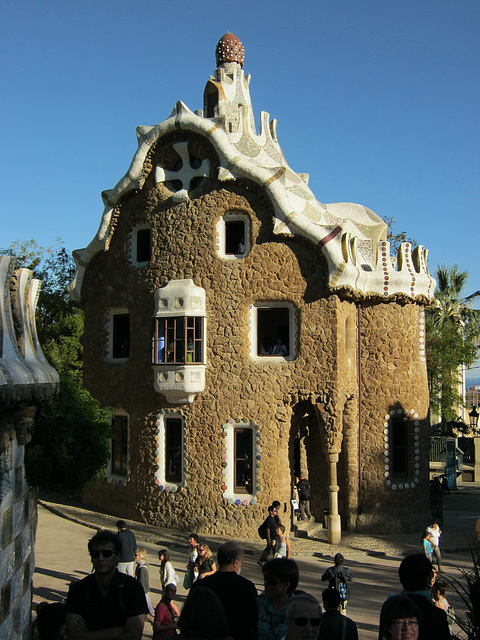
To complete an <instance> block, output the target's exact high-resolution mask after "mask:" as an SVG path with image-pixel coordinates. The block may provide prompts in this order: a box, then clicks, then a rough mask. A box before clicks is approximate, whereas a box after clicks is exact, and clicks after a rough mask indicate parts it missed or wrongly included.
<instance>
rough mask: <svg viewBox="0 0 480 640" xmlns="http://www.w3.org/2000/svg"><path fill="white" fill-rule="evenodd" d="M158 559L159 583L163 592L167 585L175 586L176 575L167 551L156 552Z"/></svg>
mask: <svg viewBox="0 0 480 640" xmlns="http://www.w3.org/2000/svg"><path fill="white" fill-rule="evenodd" d="M158 559H159V560H160V582H161V585H162V591H165V586H166V585H167V584H169V583H173V584H177V582H178V580H177V574H176V573H175V569H174V568H173V564H172V563H171V561H170V554H169V552H168V549H160V551H159V552H158Z"/></svg>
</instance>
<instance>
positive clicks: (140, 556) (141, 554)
mask: <svg viewBox="0 0 480 640" xmlns="http://www.w3.org/2000/svg"><path fill="white" fill-rule="evenodd" d="M135 560H136V561H137V562H139V561H140V560H143V562H146V561H147V550H146V549H144V548H143V547H139V548H138V549H135Z"/></svg>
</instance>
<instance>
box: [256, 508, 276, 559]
mask: <svg viewBox="0 0 480 640" xmlns="http://www.w3.org/2000/svg"><path fill="white" fill-rule="evenodd" d="M277 515H278V508H277V507H274V506H273V504H272V505H270V507H268V516H267V518H266V520H265V521H264V523H263V525H262V527H263V531H264V533H265V539H266V540H267V546H266V547H265V549H264V550H263V551H262V555H261V556H260V560H259V561H258V564H265V562H267V560H268V556H269V554H270V553H275V543H276V536H277V527H278V522H277Z"/></svg>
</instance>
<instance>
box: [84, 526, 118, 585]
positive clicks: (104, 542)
mask: <svg viewBox="0 0 480 640" xmlns="http://www.w3.org/2000/svg"><path fill="white" fill-rule="evenodd" d="M88 552H89V554H90V558H91V559H92V565H93V568H94V569H95V573H98V574H104V573H110V571H113V570H114V569H115V567H116V566H117V563H118V562H119V561H120V556H121V553H122V541H121V540H120V538H119V537H118V535H117V534H116V533H114V532H113V531H109V530H108V529H101V530H100V531H97V533H96V534H95V535H94V536H93V538H90V540H89V541H88Z"/></svg>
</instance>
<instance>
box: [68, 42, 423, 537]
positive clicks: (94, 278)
mask: <svg viewBox="0 0 480 640" xmlns="http://www.w3.org/2000/svg"><path fill="white" fill-rule="evenodd" d="M243 60H244V50H243V46H242V44H241V43H240V41H239V40H238V39H237V38H236V37H235V36H233V35H232V34H226V35H225V36H224V37H223V38H222V39H221V40H220V41H219V43H218V45H217V48H216V61H217V69H216V71H215V75H214V76H213V77H210V79H209V80H208V81H207V84H206V87H205V92H204V108H203V110H198V111H195V112H192V111H190V110H189V109H188V108H187V107H186V106H185V105H184V104H183V103H181V102H178V103H177V104H176V106H175V108H174V110H173V112H172V114H171V115H170V117H169V118H167V119H166V120H165V121H163V122H162V123H160V124H158V125H156V126H153V127H138V129H137V137H138V150H137V152H136V154H135V156H134V158H133V160H132V163H131V165H130V168H129V169H128V171H127V173H126V174H125V176H124V177H123V178H122V179H121V180H120V182H119V183H118V184H117V186H116V187H115V188H114V189H113V190H111V191H106V192H104V193H103V194H102V196H103V200H104V204H105V209H104V213H103V216H102V219H101V223H100V227H99V230H98V232H97V234H96V236H95V238H94V239H93V240H92V242H91V243H90V245H89V246H88V247H87V248H85V249H81V250H78V251H76V252H75V253H74V257H75V260H76V264H77V273H76V276H75V279H74V281H73V282H72V283H71V285H70V295H71V298H72V300H73V301H75V302H76V303H77V304H79V305H80V306H81V307H82V308H83V310H84V312H85V385H86V387H87V388H88V389H89V391H90V392H91V393H92V394H93V395H95V396H96V397H97V398H98V399H99V400H100V402H101V403H103V404H104V405H109V406H111V407H113V408H114V414H115V415H114V418H113V420H114V425H115V427H116V436H115V437H114V439H113V440H112V456H111V462H110V464H109V468H108V470H107V474H106V478H105V479H104V480H103V481H99V482H97V483H96V484H95V485H94V486H92V487H91V488H90V489H89V491H88V492H87V494H86V496H85V499H86V501H87V502H89V503H90V504H95V505H97V506H100V507H101V508H103V509H105V510H106V511H109V512H112V513H115V514H118V515H122V516H123V517H126V518H132V519H141V520H143V521H146V522H149V523H152V524H158V525H159V526H172V527H181V528H185V529H192V530H193V529H197V530H199V531H201V532H204V533H207V532H208V533H215V534H225V535H229V536H233V537H240V536H241V537H247V536H254V535H256V530H257V526H258V523H259V521H261V520H262V519H263V518H264V516H265V514H266V509H267V507H268V505H269V504H270V503H271V502H272V500H274V499H278V500H280V501H281V503H282V505H283V507H282V508H283V514H284V515H283V518H284V521H286V522H287V523H288V522H291V521H290V517H291V516H292V515H293V514H292V506H291V499H292V498H293V497H294V492H293V486H294V483H295V478H296V476H298V474H299V473H300V472H301V471H302V472H304V473H307V474H308V476H309V479H310V481H311V485H312V500H311V508H312V512H313V514H314V516H315V517H316V518H317V519H320V518H322V517H323V513H324V510H328V511H329V516H328V524H329V540H330V541H331V542H338V541H339V540H340V535H341V533H340V532H341V528H342V527H343V528H348V529H349V530H359V531H361V530H377V531H381V530H389V529H391V527H395V528H399V529H406V528H408V527H409V526H411V524H412V523H413V522H414V521H415V519H416V517H417V516H418V517H422V519H424V514H425V510H426V504H427V481H428V462H427V461H428V434H427V430H426V426H427V422H426V417H427V412H428V390H427V374H426V362H425V324H424V306H425V305H426V304H429V303H430V301H431V300H432V298H433V292H434V287H435V282H434V280H433V279H432V278H431V277H430V275H429V273H428V269H427V265H426V253H427V252H426V251H425V250H424V249H423V247H421V246H420V247H417V248H416V249H415V250H412V247H411V245H410V244H408V243H404V244H402V246H401V248H400V251H399V254H398V257H397V258H395V259H392V257H391V256H390V246H389V243H388V242H387V240H386V238H387V226H386V224H385V223H384V222H383V221H382V220H381V218H379V217H378V216H377V215H375V214H374V213H373V212H372V211H370V210H369V209H367V208H365V207H363V206H360V205H355V204H348V203H337V204H328V205H325V204H322V203H321V202H319V201H318V200H317V199H316V198H315V196H314V195H313V193H312V192H311V190H310V189H309V187H308V175H306V174H302V173H300V174H299V173H295V172H294V171H293V170H292V169H291V168H290V167H289V165H288V164H287V162H286V160H285V158H284V156H283V153H282V151H281V149H280V146H279V143H278V139H277V135H276V121H275V120H271V121H270V120H269V115H268V114H267V113H265V112H262V114H261V118H260V130H259V132H257V128H256V125H255V121H254V115H253V110H252V105H251V101H250V94H249V84H250V76H246V75H245V74H244V71H243Z"/></svg>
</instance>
